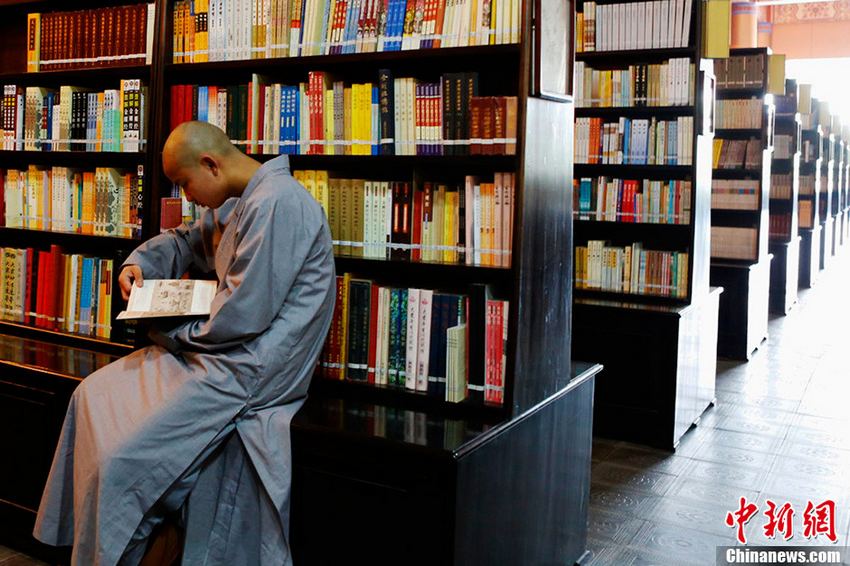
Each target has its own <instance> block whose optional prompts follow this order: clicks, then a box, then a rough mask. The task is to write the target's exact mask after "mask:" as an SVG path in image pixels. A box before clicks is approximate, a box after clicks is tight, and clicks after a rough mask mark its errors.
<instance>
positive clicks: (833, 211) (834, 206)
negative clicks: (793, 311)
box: [829, 115, 844, 256]
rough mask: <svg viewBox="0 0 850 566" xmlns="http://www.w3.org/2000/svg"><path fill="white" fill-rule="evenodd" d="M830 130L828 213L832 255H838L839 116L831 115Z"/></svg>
mask: <svg viewBox="0 0 850 566" xmlns="http://www.w3.org/2000/svg"><path fill="white" fill-rule="evenodd" d="M829 129H830V131H831V132H833V136H834V141H833V170H832V194H831V195H830V198H831V202H830V208H829V214H830V216H831V217H832V249H831V250H830V253H831V254H832V255H833V256H836V255H838V250H839V248H840V247H841V213H842V208H841V201H842V194H841V193H842V185H843V184H844V140H843V139H842V137H841V132H842V128H841V118H840V116H838V115H833V116H832V117H831V120H830V128H829Z"/></svg>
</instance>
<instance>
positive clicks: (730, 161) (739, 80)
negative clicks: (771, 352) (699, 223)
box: [710, 48, 775, 360]
mask: <svg viewBox="0 0 850 566" xmlns="http://www.w3.org/2000/svg"><path fill="white" fill-rule="evenodd" d="M770 55H771V53H770V50H769V49H767V48H757V49H732V50H730V57H729V58H726V59H718V60H715V62H714V64H715V71H716V74H717V108H716V112H717V123H718V127H717V128H716V129H715V138H714V154H713V158H714V159H713V163H712V165H713V169H712V181H711V183H712V207H711V276H710V281H711V284H712V285H715V286H718V287H723V295H722V296H721V297H720V318H719V329H718V336H717V353H718V355H719V356H722V357H726V358H733V359H743V360H748V359H749V358H750V356H751V355H752V354H753V352H754V351H755V349H756V348H758V346H759V344H761V342H762V341H763V340H765V339H766V338H767V319H768V302H769V299H768V297H769V293H770V261H771V260H770V257H769V256H768V246H767V244H768V235H769V214H768V204H769V198H770V191H771V184H770V182H771V158H772V155H773V142H774V118H775V107H774V105H773V103H772V96H771V95H769V93H768V81H769V76H768V57H769V56H770ZM720 126H723V127H720Z"/></svg>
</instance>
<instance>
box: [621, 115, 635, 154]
mask: <svg viewBox="0 0 850 566" xmlns="http://www.w3.org/2000/svg"><path fill="white" fill-rule="evenodd" d="M631 146H632V121H631V120H630V119H628V118H626V125H625V127H624V128H623V163H624V164H625V165H628V164H630V163H633V161H632V158H631V153H630V152H631Z"/></svg>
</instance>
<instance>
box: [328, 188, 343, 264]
mask: <svg viewBox="0 0 850 566" xmlns="http://www.w3.org/2000/svg"><path fill="white" fill-rule="evenodd" d="M340 192H341V191H340V181H339V179H328V224H329V225H330V229H331V238H332V239H333V240H334V241H337V240H340V239H341V238H340V204H341V203H340ZM333 248H334V254H337V255H338V254H339V253H340V251H339V244H334V246H333Z"/></svg>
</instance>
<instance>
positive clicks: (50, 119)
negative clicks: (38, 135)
mask: <svg viewBox="0 0 850 566" xmlns="http://www.w3.org/2000/svg"><path fill="white" fill-rule="evenodd" d="M54 95H55V93H53V92H48V93H47V96H46V97H45V99H44V103H45V104H46V105H47V139H48V140H50V139H53V97H54ZM41 149H42V150H44V151H53V144H52V143H51V142H49V141H47V142H45V143H43V144H41Z"/></svg>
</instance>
